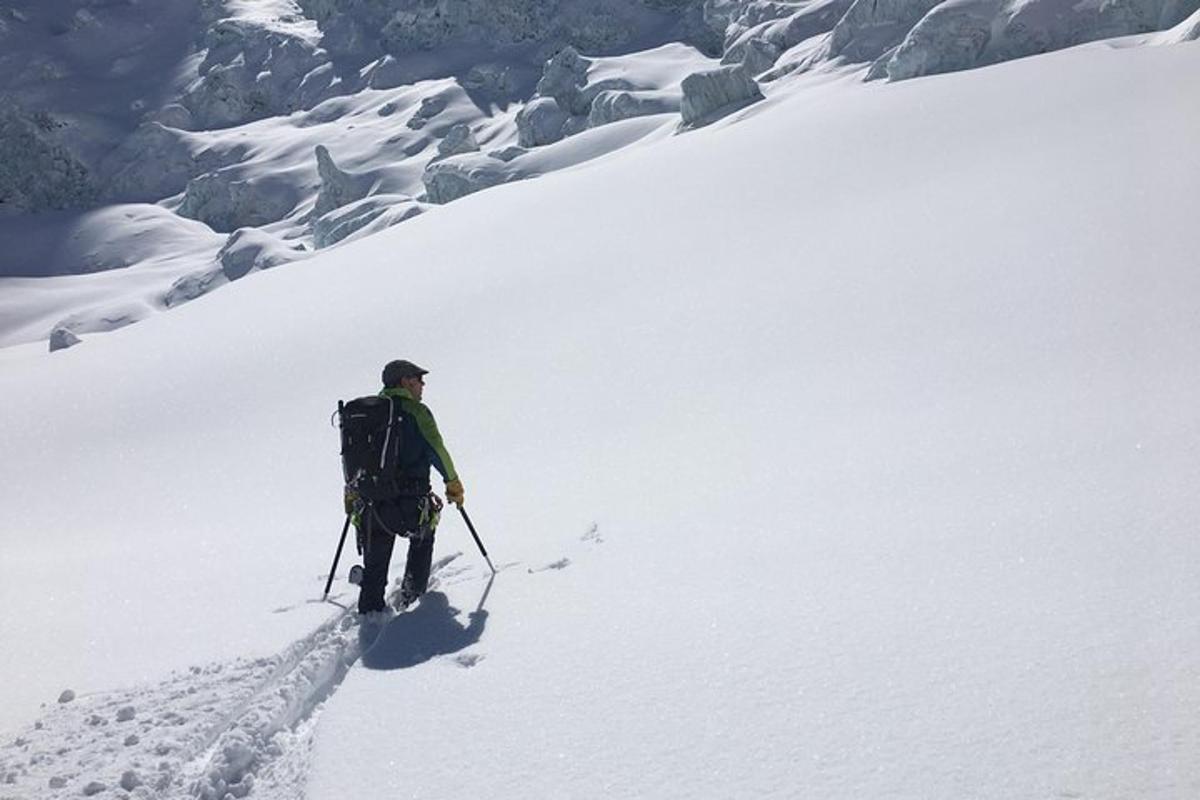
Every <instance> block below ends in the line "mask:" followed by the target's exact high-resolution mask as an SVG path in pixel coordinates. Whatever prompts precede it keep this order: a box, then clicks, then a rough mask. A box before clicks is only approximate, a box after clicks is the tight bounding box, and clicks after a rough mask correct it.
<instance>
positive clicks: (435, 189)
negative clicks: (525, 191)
mask: <svg viewBox="0 0 1200 800" xmlns="http://www.w3.org/2000/svg"><path fill="white" fill-rule="evenodd" d="M550 102H553V101H550ZM423 179H424V182H425V192H426V199H427V200H428V201H429V202H430V203H434V204H437V205H441V204H444V203H450V202H453V201H455V200H457V199H459V198H460V197H466V196H467V195H469V194H474V193H475V192H478V191H480V190H482V189H487V188H490V187H492V186H499V185H500V184H502V183H507V182H509V181H510V180H514V179H515V178H514V173H512V172H511V171H510V170H508V169H506V164H505V162H503V161H500V160H498V159H495V158H490V157H488V156H485V155H484V154H482V153H479V154H474V153H473V154H469V155H466V156H456V157H455V158H451V159H447V160H445V161H438V162H436V163H433V164H430V165H429V167H428V168H426V170H425V174H424V176H423Z"/></svg>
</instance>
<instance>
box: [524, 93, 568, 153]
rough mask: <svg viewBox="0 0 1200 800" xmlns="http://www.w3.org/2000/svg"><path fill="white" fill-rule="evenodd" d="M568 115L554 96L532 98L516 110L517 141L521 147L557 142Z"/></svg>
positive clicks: (562, 132) (561, 134) (562, 133)
mask: <svg viewBox="0 0 1200 800" xmlns="http://www.w3.org/2000/svg"><path fill="white" fill-rule="evenodd" d="M570 116H571V115H570V114H568V113H567V112H566V111H564V110H563V109H562V107H561V106H560V105H559V104H558V101H557V100H555V99H554V98H552V97H537V98H534V99H533V100H531V101H530V102H528V103H526V104H525V107H524V108H522V109H521V110H520V111H518V112H517V142H518V143H519V144H520V145H521V147H538V146H540V145H543V144H552V143H554V142H557V141H558V140H559V139H561V138H563V135H564V127H565V126H566V124H567V121H568V120H569V119H570Z"/></svg>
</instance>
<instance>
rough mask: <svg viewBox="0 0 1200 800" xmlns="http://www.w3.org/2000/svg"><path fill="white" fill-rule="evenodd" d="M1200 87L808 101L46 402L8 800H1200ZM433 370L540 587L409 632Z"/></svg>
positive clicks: (1145, 85) (270, 299)
mask: <svg viewBox="0 0 1200 800" xmlns="http://www.w3.org/2000/svg"><path fill="white" fill-rule="evenodd" d="M1117 44H1118V45H1121V44H1123V42H1117ZM1198 72H1200V47H1198V46H1197V45H1196V44H1195V43H1194V42H1190V41H1189V42H1182V43H1171V44H1165V43H1164V44H1162V45H1161V46H1142V47H1127V46H1113V45H1111V44H1108V43H1095V44H1090V45H1085V46H1082V47H1077V48H1072V49H1067V50H1062V51H1060V52H1056V53H1050V54H1046V55H1041V56H1038V57H1036V58H1028V59H1022V60H1019V61H1013V62H1009V63H1004V64H999V65H995V66H990V67H987V68H984V69H979V70H974V71H970V72H958V73H954V74H948V75H940V76H934V77H928V78H923V79H920V80H912V81H906V82H903V83H891V84H883V83H863V82H862V81H861V78H862V70H861V69H858V68H848V69H846V70H844V71H839V70H832V71H825V72H820V73H817V74H812V75H808V76H798V77H796V78H794V79H793V80H791V81H789V82H787V83H786V84H781V85H779V86H777V88H776V90H775V91H773V92H770V93H768V96H767V98H766V100H765V101H762V102H759V103H757V104H755V105H752V106H750V107H749V108H748V109H746V110H744V111H741V112H739V113H737V114H735V115H732V116H730V117H727V118H726V119H724V120H722V121H720V122H717V123H715V124H713V125H710V126H708V127H706V128H703V129H700V130H695V131H690V132H686V133H681V134H679V135H671V134H673V131H669V130H668V131H663V130H656V131H652V132H650V134H648V135H646V136H644V137H640V138H636V139H634V140H633V141H632V142H630V143H628V144H626V145H625V146H623V147H621V148H620V149H619V150H615V151H610V152H606V154H604V155H603V156H602V157H599V158H595V159H592V160H590V161H586V162H585V163H580V162H579V161H575V162H572V163H573V164H574V166H571V167H569V168H565V169H561V170H558V171H555V172H553V173H551V174H543V175H542V176H541V177H538V178H537V179H536V180H528V181H523V182H519V183H512V184H510V185H504V186H499V187H496V188H492V189H489V190H487V191H485V192H480V193H478V194H474V195H471V196H469V197H465V198H463V199H461V200H459V201H456V202H455V203H454V204H453V205H450V206H447V207H446V208H444V209H441V210H439V211H438V212H437V213H436V214H434V213H429V214H421V215H419V216H417V217H415V218H413V219H411V220H409V221H407V222H405V223H404V224H403V225H401V226H399V227H397V228H394V229H391V230H387V231H383V232H380V233H376V234H374V235H371V236H368V237H365V238H361V239H358V240H356V241H351V242H347V243H346V244H344V245H342V246H340V247H338V248H336V249H332V250H329V251H327V252H321V253H317V254H315V255H313V256H311V257H309V258H306V259H303V260H299V261H296V262H295V263H292V264H289V265H288V266H287V268H286V269H275V270H269V271H265V272H255V273H253V274H250V275H247V276H246V277H245V278H244V279H243V280H241V281H240V282H239V283H238V284H237V285H236V286H235V287H233V288H231V289H229V290H224V291H220V292H216V293H213V294H210V295H206V296H203V297H200V298H198V299H196V300H194V301H193V302H190V303H187V304H185V305H182V306H180V307H178V308H175V309H173V310H172V311H171V312H170V313H169V314H154V315H148V316H147V317H146V318H145V319H144V320H143V321H141V322H139V323H138V324H136V325H132V326H129V327H124V328H122V329H120V330H116V331H114V332H111V333H106V334H104V335H96V336H85V337H84V339H83V341H82V343H80V344H78V345H76V346H74V347H71V348H70V349H67V350H64V351H62V352H56V353H54V354H52V355H48V354H46V353H45V349H46V347H45V343H44V342H40V341H39V342H32V343H28V344H20V345H16V346H12V347H7V348H5V349H2V350H0V392H2V393H3V395H4V397H5V398H6V412H5V414H4V415H3V417H2V418H0V449H2V452H3V453H4V458H3V459H0V492H2V494H0V507H2V508H3V509H4V512H3V516H2V517H0V547H2V548H3V552H4V558H3V560H2V561H0V608H3V612H2V615H0V626H2V627H0V642H3V643H4V645H3V647H0V676H2V677H3V680H0V728H2V729H3V730H4V731H5V732H6V734H5V736H4V739H3V741H2V743H0V797H3V798H22V799H24V798H60V797H63V798H65V797H77V796H80V795H93V796H98V797H135V798H150V797H164V798H175V797H201V798H220V799H221V800H224V798H226V797H228V796H233V797H253V798H268V799H271V800H283V798H296V797H307V798H312V799H313V800H317V799H319V798H345V797H368V798H384V797H412V798H462V797H478V796H486V797H490V798H518V797H519V798H528V797H584V798H586V797H610V798H611V797H616V798H646V797H656V798H660V797H661V798H691V797H711V798H743V797H744V798H759V797H781V798H783V797H821V798H846V799H847V800H849V798H913V799H914V800H915V799H916V798H922V799H928V798H946V799H947V800H949V799H950V798H961V797H973V798H995V799H996V800H1001V799H1005V800H1007V799H1008V798H1018V797H1019V798H1035V797H1039V798H1040V797H1058V798H1088V799H1089V800H1105V799H1108V798H1111V799H1112V800H1116V799H1117V798H1133V797H1136V798H1155V799H1156V800H1160V799H1161V800H1186V799H1187V798H1193V797H1196V796H1200V760H1198V759H1197V758H1196V753H1197V752H1200V724H1198V723H1197V720H1196V709H1197V708H1198V707H1200V637H1197V636H1196V619H1197V618H1198V616H1200V583H1198V582H1197V581H1196V565H1197V564H1198V563H1200V538H1198V537H1197V536H1196V525H1197V520H1200V494H1198V493H1197V491H1196V486H1197V482H1198V479H1200V445H1198V442H1200V418H1198V417H1197V414H1196V409H1197V408H1200V375H1198V374H1197V371H1196V365H1197V364H1200V314H1198V313H1197V309H1198V308H1200V271H1198V270H1197V269H1196V266H1197V262H1196V250H1195V242H1194V230H1195V220H1196V219H1197V217H1198V214H1200V201H1198V199H1197V198H1198V197H1200V193H1198V191H1197V190H1198V189H1200V152H1198V151H1197V149H1196V147H1195V141H1196V139H1197V134H1198V133H1200V95H1197V93H1196V91H1195V88H1196V82H1195V77H1194V76H1195V75H1197V74H1198ZM587 135H588V134H581V135H580V136H581V137H585V136H587ZM592 135H599V132H598V131H597V132H594V133H592ZM586 141H587V139H586V138H580V137H575V138H573V139H568V140H566V142H564V144H566V145H571V146H572V147H580V146H583V145H580V144H577V143H578V142H586ZM164 235H165V234H164ZM5 313H8V312H7V311H6V312H5ZM396 357H404V358H411V359H413V360H414V361H416V362H417V363H420V364H423V365H425V366H427V367H428V368H429V369H430V370H431V374H430V375H429V379H428V386H427V390H426V394H425V399H426V401H427V402H428V403H429V405H430V406H431V407H432V409H433V410H434V412H435V414H436V415H437V418H438V421H439V424H440V425H441V427H442V429H443V432H444V433H445V436H446V441H447V445H448V447H449V449H450V451H451V452H452V453H453V455H454V458H455V461H456V463H457V464H458V466H459V468H460V470H461V472H462V475H463V479H464V483H465V485H466V492H467V506H468V508H469V510H470V512H471V515H472V518H473V519H474V521H475V522H476V524H477V526H478V527H479V532H480V534H481V536H482V537H483V539H484V541H485V542H486V544H487V546H488V548H489V551H490V552H491V555H492V558H493V561H495V563H496V564H497V566H498V567H499V572H498V574H497V575H495V577H494V578H490V572H489V571H488V569H487V567H486V565H485V564H484V562H483V559H482V558H481V557H480V556H479V554H478V553H477V552H476V550H475V549H474V544H473V542H472V541H471V539H470V536H469V534H468V533H467V532H466V529H465V527H464V525H463V524H462V521H461V520H460V519H459V518H458V517H457V515H456V514H454V513H449V514H447V515H446V516H445V517H444V519H443V522H442V526H441V528H440V529H439V535H438V545H437V551H436V553H435V558H436V559H437V561H436V563H437V572H436V574H435V584H434V586H433V587H432V589H431V592H430V593H429V594H427V595H426V596H425V597H424V598H422V600H421V601H420V603H419V604H418V605H417V606H416V607H415V608H413V609H411V610H409V611H407V612H404V613H402V614H398V615H395V616H391V617H382V618H374V619H370V620H367V621H365V622H360V621H359V620H357V619H356V617H355V616H354V615H353V614H352V613H349V612H347V611H346V609H345V607H346V606H347V605H349V604H350V603H352V601H353V599H354V597H355V594H354V587H351V586H349V585H347V584H346V583H345V580H344V578H345V574H346V570H347V569H348V568H349V566H350V564H352V563H354V553H353V550H352V549H350V548H348V551H347V553H346V554H344V556H343V561H342V564H341V565H340V566H339V569H338V574H337V580H336V581H335V583H334V587H335V588H334V591H333V593H332V595H331V598H330V599H331V601H332V603H322V602H320V598H321V590H322V588H323V585H324V580H325V577H326V570H327V569H328V565H329V561H330V558H331V557H332V553H333V548H334V546H335V544H336V537H337V534H338V532H339V530H340V526H341V522H342V517H341V504H340V492H341V487H340V468H339V464H338V458H337V436H336V431H334V430H333V429H332V428H331V427H330V426H329V418H330V414H331V412H332V411H333V409H334V406H335V404H336V401H337V400H338V399H346V398H349V397H352V396H355V395H358V394H364V393H367V392H371V391H374V390H375V389H376V388H377V380H378V373H379V370H380V368H381V367H382V365H383V364H384V363H385V362H386V361H387V360H389V359H391V358H396ZM402 557H403V548H399V549H398V552H397V555H396V558H395V559H394V560H393V575H395V574H398V573H399V571H400V568H401V564H402ZM65 690H70V691H71V693H72V695H73V696H72V695H64V691H65Z"/></svg>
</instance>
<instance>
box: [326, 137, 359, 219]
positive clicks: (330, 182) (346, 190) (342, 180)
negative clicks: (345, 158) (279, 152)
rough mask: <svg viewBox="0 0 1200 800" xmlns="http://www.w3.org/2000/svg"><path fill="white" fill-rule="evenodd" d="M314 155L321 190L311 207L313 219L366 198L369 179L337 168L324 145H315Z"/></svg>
mask: <svg viewBox="0 0 1200 800" xmlns="http://www.w3.org/2000/svg"><path fill="white" fill-rule="evenodd" d="M316 154H317V175H318V176H319V177H320V178H321V188H320V190H319V191H318V192H317V202H316V205H315V206H314V207H313V217H314V218H315V217H320V216H322V215H324V214H327V213H329V212H330V211H332V210H333V209H335V208H339V207H341V206H344V205H346V204H347V203H352V202H354V201H355V200H361V199H362V198H364V197H366V196H367V193H368V192H370V190H371V183H372V180H371V178H370V177H367V176H363V175H355V174H353V173H350V172H346V171H345V170H343V169H341V168H339V167H338V165H337V164H335V163H334V161H333V156H331V155H329V148H327V147H325V145H322V144H319V145H317V147H316Z"/></svg>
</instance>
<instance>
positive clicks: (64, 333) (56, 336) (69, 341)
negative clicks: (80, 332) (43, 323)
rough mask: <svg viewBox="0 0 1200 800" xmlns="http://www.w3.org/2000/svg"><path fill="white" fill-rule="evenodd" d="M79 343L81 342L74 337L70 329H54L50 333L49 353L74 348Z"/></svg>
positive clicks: (60, 327)
mask: <svg viewBox="0 0 1200 800" xmlns="http://www.w3.org/2000/svg"><path fill="white" fill-rule="evenodd" d="M81 341H83V340H82V339H80V338H79V337H78V336H76V335H75V333H74V332H73V331H72V330H71V329H70V328H65V327H62V326H59V327H56V328H55V329H54V330H53V331H51V332H50V352H51V353H53V352H54V351H56V350H66V349H67V348H68V347H74V346H75V345H77V344H79V343H80V342H81Z"/></svg>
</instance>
